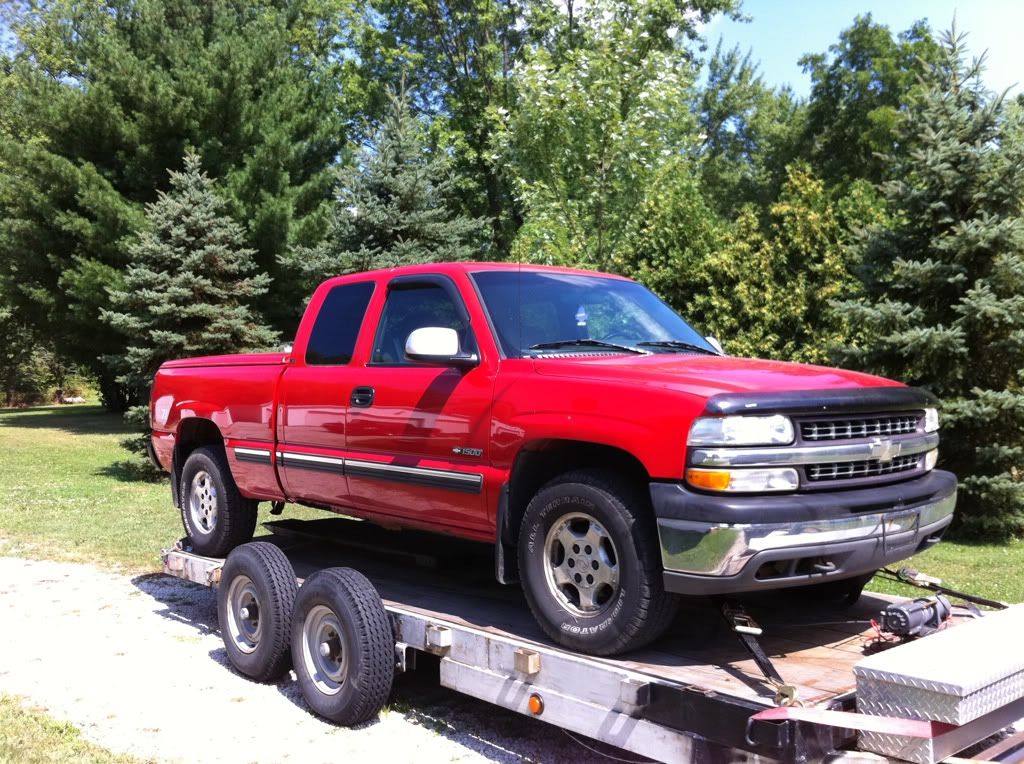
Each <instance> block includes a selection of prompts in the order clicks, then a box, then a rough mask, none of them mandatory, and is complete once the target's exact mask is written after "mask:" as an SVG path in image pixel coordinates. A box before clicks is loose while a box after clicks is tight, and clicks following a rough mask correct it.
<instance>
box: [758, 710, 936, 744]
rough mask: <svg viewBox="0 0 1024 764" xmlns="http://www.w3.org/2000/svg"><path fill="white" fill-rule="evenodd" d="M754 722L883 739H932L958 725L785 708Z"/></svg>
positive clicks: (842, 712) (760, 712) (764, 714)
mask: <svg viewBox="0 0 1024 764" xmlns="http://www.w3.org/2000/svg"><path fill="white" fill-rule="evenodd" d="M750 719H751V721H765V722H769V721H789V720H792V721H799V722H810V723H811V724H821V725H824V726H827V727H839V728H841V729H847V730H859V731H861V732H877V733H880V734H882V735H898V736H900V737H912V738H922V739H931V738H935V737H939V736H940V735H942V734H944V733H946V732H949V731H950V730H952V729H955V728H956V725H954V724H946V723H945V722H930V721H920V720H917V719H900V718H897V717H893V716H869V715H868V714H858V713H854V712H852V711H830V710H828V709H825V708H814V707H806V708H805V707H800V706H781V707H779V708H766V709H765V710H764V711H759V712H757V713H756V714H754V715H753V716H751V717H750Z"/></svg>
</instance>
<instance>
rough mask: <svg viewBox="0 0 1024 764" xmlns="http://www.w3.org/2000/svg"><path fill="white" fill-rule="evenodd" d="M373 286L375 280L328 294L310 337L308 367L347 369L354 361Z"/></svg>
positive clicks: (341, 286) (338, 287)
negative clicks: (342, 367)
mask: <svg viewBox="0 0 1024 764" xmlns="http://www.w3.org/2000/svg"><path fill="white" fill-rule="evenodd" d="M373 287H374V283H373V282H372V281H358V282H356V283H354V284H340V285H339V286H336V287H334V288H333V289H331V291H330V292H328V293H327V297H325V298H324V301H323V304H322V305H321V306H320V312H319V313H317V316H316V321H315V322H314V323H313V331H312V332H310V335H309V344H308V345H307V346H306V364H307V365H309V366H344V365H345V364H347V363H349V362H351V360H352V354H353V353H354V352H355V348H356V339H357V338H358V337H359V329H360V328H361V327H362V325H363V319H364V318H365V317H366V308H367V306H368V305H369V304H370V297H372V296H373Z"/></svg>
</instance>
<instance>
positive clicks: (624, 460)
mask: <svg viewBox="0 0 1024 764" xmlns="http://www.w3.org/2000/svg"><path fill="white" fill-rule="evenodd" d="M587 468H590V469H600V470H603V471H607V472H614V473H617V474H619V475H621V476H623V477H624V478H626V479H627V480H631V481H636V482H638V483H641V484H643V485H645V486H646V484H647V483H648V482H649V481H650V475H649V474H648V473H647V470H646V468H645V467H644V466H643V464H641V462H640V460H639V459H637V458H636V457H635V456H633V455H632V454H630V453H629V452H628V451H623V450H622V449H621V448H615V447H614V446H606V445H602V444H599V443H588V442H586V441H580V440H553V439H552V440H543V441H535V442H533V443H530V444H527V445H526V446H524V447H523V448H522V450H520V452H519V454H518V455H517V456H516V461H515V464H514V465H513V466H512V473H511V476H510V478H509V485H508V493H507V495H506V496H504V497H503V502H502V503H503V505H504V506H503V507H501V509H500V510H499V518H498V546H499V550H498V551H499V554H498V555H497V557H498V560H499V564H498V571H497V574H498V580H499V581H502V582H511V581H514V580H515V579H516V576H517V575H518V561H517V560H516V544H517V542H518V536H519V526H520V524H521V523H522V520H523V515H524V514H525V512H526V506H527V504H529V503H530V499H532V498H533V497H534V495H535V494H536V493H537V491H539V490H540V488H541V486H543V485H544V484H545V483H547V482H548V481H549V480H551V479H552V478H555V477H557V476H558V475H562V474H565V473H566V472H571V471H573V470H577V469H587Z"/></svg>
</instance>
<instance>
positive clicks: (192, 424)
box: [171, 417, 224, 506]
mask: <svg viewBox="0 0 1024 764" xmlns="http://www.w3.org/2000/svg"><path fill="white" fill-rule="evenodd" d="M203 446H220V447H221V448H223V447H224V436H223V435H221V432H220V428H219V427H217V425H215V424H214V423H213V422H211V421H210V420H209V419H201V418H199V417H190V418H188V419H185V420H183V421H182V423H181V424H180V425H179V426H178V435H177V437H176V438H175V443H174V456H173V464H172V470H171V474H172V475H173V480H172V481H171V491H172V493H173V494H174V504H175V506H180V503H179V497H178V484H179V482H180V481H181V468H182V467H183V466H184V465H185V460H186V459H188V457H189V454H191V453H192V452H193V451H195V450H196V449H197V448H202V447H203Z"/></svg>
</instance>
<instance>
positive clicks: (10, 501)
mask: <svg viewBox="0 0 1024 764" xmlns="http://www.w3.org/2000/svg"><path fill="white" fill-rule="evenodd" d="M125 434H126V431H125V428H124V424H123V423H122V421H121V417H120V416H119V415H117V414H110V413H107V412H106V411H104V410H103V409H102V408H100V407H98V406H51V407H46V408H34V409H21V410H0V495H3V496H4V501H3V503H2V504H0V551H6V552H7V553H9V554H21V555H25V556H33V557H46V558H51V559H61V560H78V561H83V562H94V563H95V562H98V563H101V564H107V565H114V566H121V567H125V568H128V569H130V570H133V571H136V570H153V569H155V568H157V567H158V566H159V558H158V554H159V551H160V548H161V547H162V546H166V545H167V544H170V543H172V542H173V541H175V540H176V539H178V538H179V537H180V536H181V535H182V528H181V521H180V519H179V517H178V513H177V511H176V510H175V509H174V507H173V506H172V505H171V496H170V489H169V487H168V484H167V481H166V480H160V481H157V482H149V481H147V480H144V479H140V475H139V470H138V468H137V467H133V465H132V463H131V462H130V461H129V459H128V454H127V453H126V452H125V451H124V450H122V449H121V447H120V445H119V443H120V440H121V439H122V438H123V437H124V436H125ZM268 509H269V507H267V505H264V508H263V510H262V512H261V517H260V520H261V521H263V520H266V519H267V514H266V513H267V511H268ZM286 516H288V517H296V516H311V517H321V516H322V513H320V512H317V511H316V510H304V509H302V508H297V507H289V508H288V510H287V512H286ZM910 564H911V565H913V566H914V567H916V568H918V569H919V570H922V571H924V572H926V573H929V574H931V575H933V576H938V577H939V578H942V579H943V580H944V581H945V583H946V584H947V585H948V586H951V587H953V588H956V589H962V590H965V591H969V592H975V593H978V594H981V595H984V596H987V597H991V598H994V599H1001V600H1007V601H1009V602H1022V601H1024V575H1022V574H1024V542H1021V541H1016V542H1011V543H1008V544H961V543H955V542H951V541H945V542H943V543H941V544H939V545H938V546H936V547H934V548H933V549H931V550H929V551H928V552H925V553H924V554H922V555H920V556H919V557H916V558H915V559H914V560H913V561H912V562H911V563H910ZM869 588H870V589H874V590H875V591H886V592H890V593H894V594H915V593H917V594H920V590H915V589H912V588H910V587H906V586H902V585H900V584H893V583H890V582H888V581H881V580H880V579H875V580H874V581H872V582H871V584H870V586H869Z"/></svg>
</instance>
